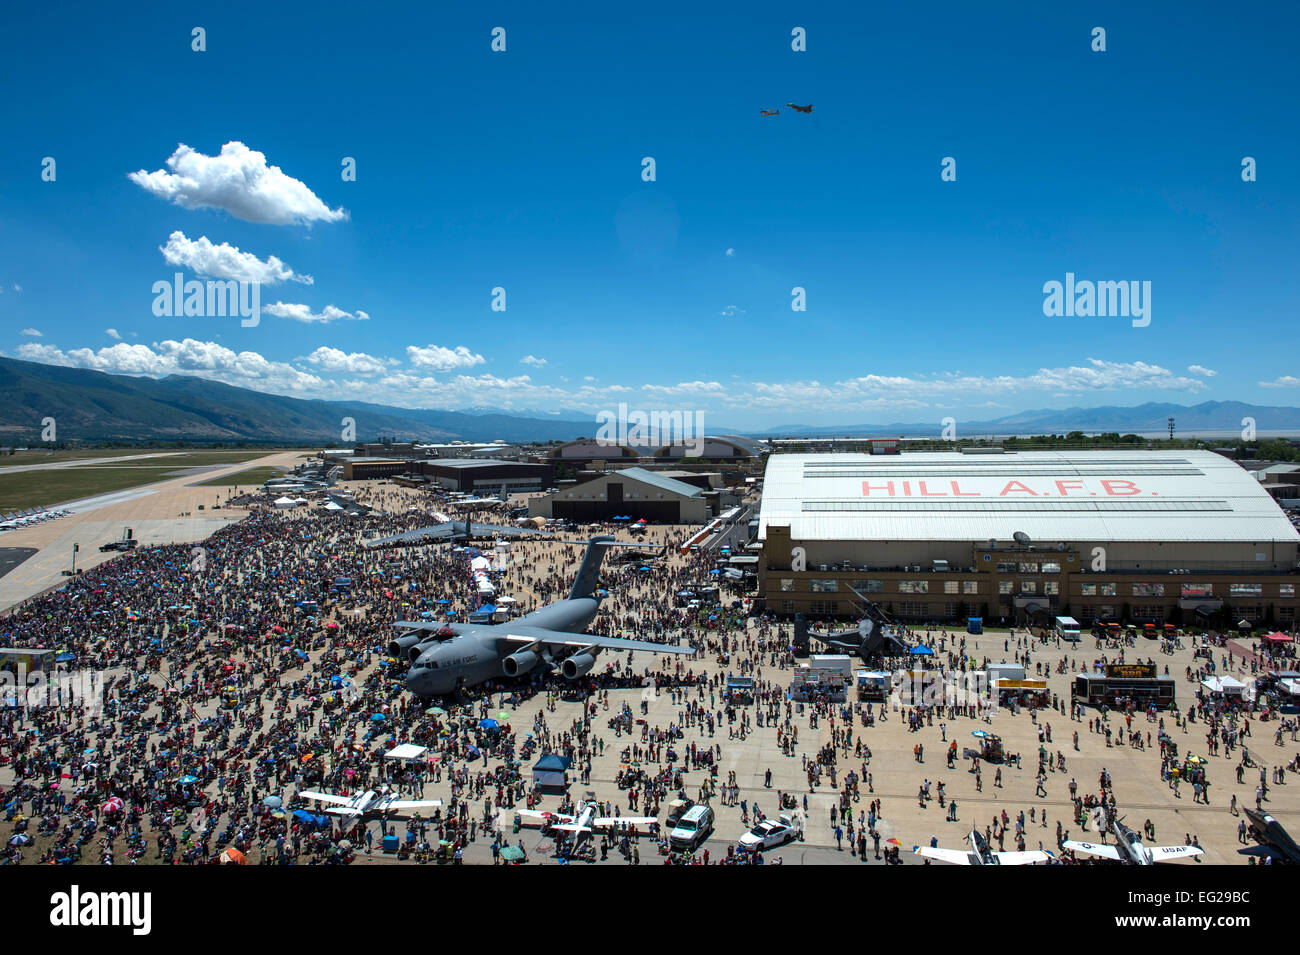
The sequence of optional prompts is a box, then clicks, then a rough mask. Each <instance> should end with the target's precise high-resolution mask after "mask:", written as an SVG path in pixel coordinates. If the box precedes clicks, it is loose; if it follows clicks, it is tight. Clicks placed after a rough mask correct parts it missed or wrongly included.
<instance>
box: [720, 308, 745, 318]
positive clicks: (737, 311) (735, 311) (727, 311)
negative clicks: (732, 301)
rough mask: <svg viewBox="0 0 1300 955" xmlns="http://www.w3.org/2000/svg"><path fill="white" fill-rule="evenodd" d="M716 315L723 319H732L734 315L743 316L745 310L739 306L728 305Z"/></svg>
mask: <svg viewBox="0 0 1300 955" xmlns="http://www.w3.org/2000/svg"><path fill="white" fill-rule="evenodd" d="M718 314H719V315H721V316H723V317H724V318H733V317H735V316H736V315H744V314H745V310H744V309H743V308H741V307H740V306H739V305H728V306H727V307H726V308H724V309H723V310H722V311H720V312H718Z"/></svg>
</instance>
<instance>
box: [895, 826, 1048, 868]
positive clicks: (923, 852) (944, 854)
mask: <svg viewBox="0 0 1300 955" xmlns="http://www.w3.org/2000/svg"><path fill="white" fill-rule="evenodd" d="M966 841H967V842H969V843H970V846H971V847H970V849H969V850H963V849H936V848H931V847H930V846H916V847H915V848H914V849H913V850H912V851H913V852H914V853H915V854H916V855H919V856H923V857H924V858H926V859H934V860H935V861H937V862H948V863H951V864H952V865H1033V864H1034V863H1036V862H1050V861H1051V859H1052V854H1051V853H1050V852H1044V851H1042V850H1040V849H1031V850H1027V851H1024V852H994V851H993V849H992V848H991V847H990V846H989V844H988V842H987V841H986V840H985V838H984V836H983V835H981V834H980V833H979V831H978V830H975V829H972V830H971V831H970V835H968V836H967V837H966Z"/></svg>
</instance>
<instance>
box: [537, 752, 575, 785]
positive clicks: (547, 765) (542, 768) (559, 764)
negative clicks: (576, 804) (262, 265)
mask: <svg viewBox="0 0 1300 955" xmlns="http://www.w3.org/2000/svg"><path fill="white" fill-rule="evenodd" d="M569 765H570V761H569V759H568V758H567V757H565V756H560V755H558V754H556V753H548V754H547V755H546V756H543V757H542V758H541V759H539V760H538V761H537V762H536V763H534V764H533V782H534V783H535V784H536V785H538V786H542V787H546V788H557V789H567V788H568V786H569V779H568V776H567V775H566V771H567V770H568V768H569Z"/></svg>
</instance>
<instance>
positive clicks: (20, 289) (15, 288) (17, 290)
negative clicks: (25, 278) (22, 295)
mask: <svg viewBox="0 0 1300 955" xmlns="http://www.w3.org/2000/svg"><path fill="white" fill-rule="evenodd" d="M22 290H23V287H22V286H21V285H19V284H18V283H17V282H15V283H14V291H15V292H21V291H22Z"/></svg>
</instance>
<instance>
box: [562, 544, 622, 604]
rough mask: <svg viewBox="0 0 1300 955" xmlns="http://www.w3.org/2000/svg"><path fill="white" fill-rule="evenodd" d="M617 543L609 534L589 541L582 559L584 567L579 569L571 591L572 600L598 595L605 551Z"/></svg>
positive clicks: (570, 597)
mask: <svg viewBox="0 0 1300 955" xmlns="http://www.w3.org/2000/svg"><path fill="white" fill-rule="evenodd" d="M614 543H615V541H614V538H613V537H612V536H611V535H609V534H602V535H600V536H599V537H593V538H592V539H591V540H589V541H587V553H586V554H584V555H583V557H582V566H581V567H579V568H578V576H577V579H575V580H574V581H573V589H572V590H570V591H569V599H570V600H578V599H581V598H583V597H591V596H593V595H594V594H595V593H596V587H597V585H598V584H599V583H600V564H601V561H603V560H604V559H605V551H607V550H609V548H610V547H611V546H612V545H613V544H614Z"/></svg>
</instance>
